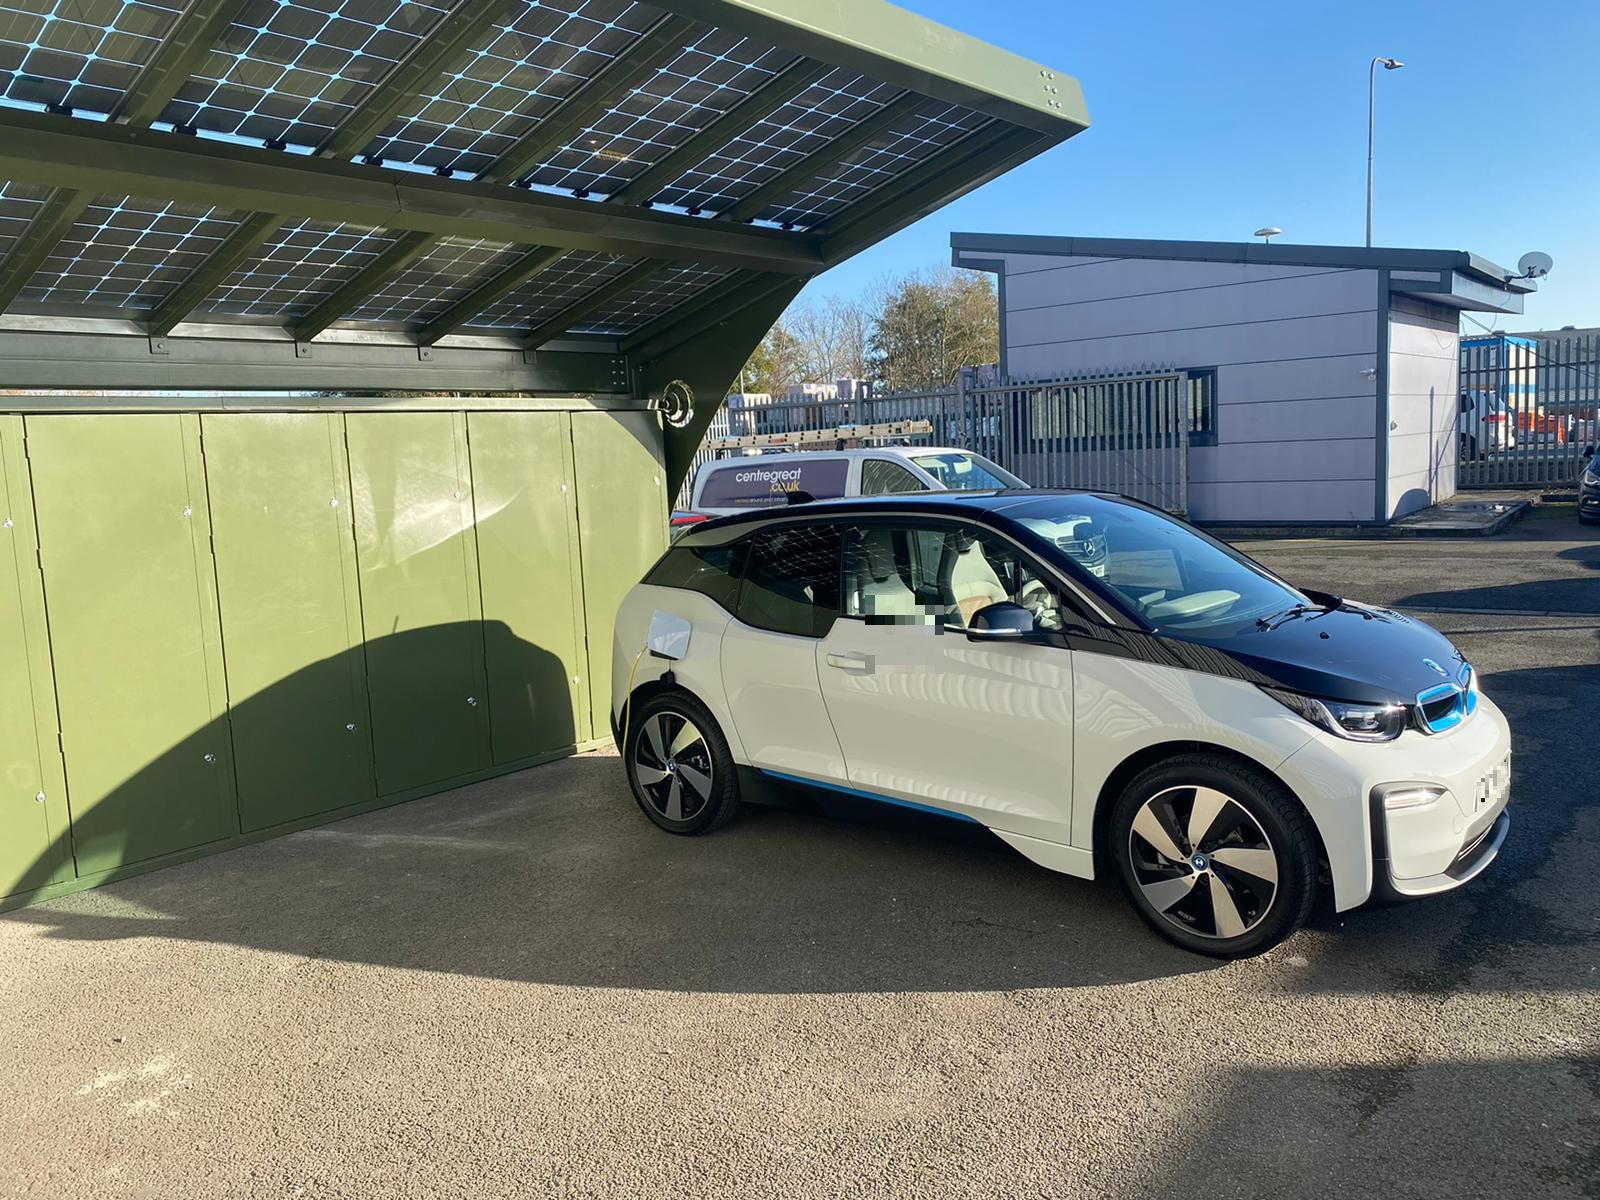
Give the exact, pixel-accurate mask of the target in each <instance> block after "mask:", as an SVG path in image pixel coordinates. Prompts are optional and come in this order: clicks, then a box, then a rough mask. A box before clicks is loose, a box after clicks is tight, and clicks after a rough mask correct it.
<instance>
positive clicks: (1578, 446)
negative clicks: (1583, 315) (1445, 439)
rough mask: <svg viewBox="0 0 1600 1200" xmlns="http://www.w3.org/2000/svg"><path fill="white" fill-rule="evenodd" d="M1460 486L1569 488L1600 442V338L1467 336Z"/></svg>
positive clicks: (1583, 335)
mask: <svg viewBox="0 0 1600 1200" xmlns="http://www.w3.org/2000/svg"><path fill="white" fill-rule="evenodd" d="M1457 414H1458V415H1457V442H1458V445H1459V454H1460V458H1459V465H1458V469H1457V479H1456V481H1457V484H1458V486H1460V487H1522V486H1537V485H1550V486H1558V487H1559V486H1570V485H1572V484H1574V483H1575V482H1576V481H1577V478H1578V474H1579V473H1580V472H1581V471H1582V469H1583V452H1584V450H1585V449H1586V448H1587V447H1589V446H1593V445H1595V444H1596V442H1597V441H1600V333H1596V332H1595V331H1592V330H1589V331H1584V332H1573V333H1564V332H1563V333H1550V334H1529V335H1516V334H1488V335H1485V336H1482V337H1468V338H1462V339H1461V382H1460V392H1459V395H1458V396H1457Z"/></svg>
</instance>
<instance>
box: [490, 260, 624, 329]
mask: <svg viewBox="0 0 1600 1200" xmlns="http://www.w3.org/2000/svg"><path fill="white" fill-rule="evenodd" d="M635 265H636V263H635V262H634V261H632V260H629V259H626V258H613V257H612V256H610V255H608V254H601V253H600V252H598V251H594V250H574V251H573V252H572V253H570V254H564V255H562V256H561V257H560V258H558V259H557V260H556V261H555V262H553V263H551V264H550V265H549V266H548V267H546V268H545V269H544V270H543V271H541V272H539V274H537V275H535V276H534V277H533V278H532V279H530V280H529V281H528V282H527V283H525V284H523V285H522V286H521V287H519V288H518V289H517V290H516V291H514V292H512V293H511V294H510V295H508V296H506V297H505V298H504V299H502V300H500V301H499V302H498V303H496V304H493V305H491V306H490V307H489V308H486V309H485V310H484V311H483V312H481V313H479V314H478V315H477V316H475V317H473V318H472V320H471V321H469V322H468V324H469V325H472V326H474V327H477V328H481V329H494V330H497V331H500V332H506V331H508V330H510V331H517V330H524V329H531V328H533V327H534V326H535V325H538V324H539V323H540V322H542V321H546V320H548V319H549V318H550V317H552V316H554V315H555V314H556V313H558V312H560V311H561V310H562V309H563V308H566V307H567V306H568V305H570V304H573V303H575V302H577V301H579V300H582V299H583V298H584V297H585V296H586V295H588V294H589V293H590V292H593V291H595V290H597V289H598V288H601V287H603V286H605V284H607V283H608V282H610V281H611V280H613V279H615V278H616V277H617V276H618V275H621V274H622V273H623V272H624V271H626V270H628V269H629V268H630V267H633V266H635Z"/></svg>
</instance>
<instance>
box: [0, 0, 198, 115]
mask: <svg viewBox="0 0 1600 1200" xmlns="http://www.w3.org/2000/svg"><path fill="white" fill-rule="evenodd" d="M182 8H183V3H182V0H0V99H3V100H11V101H15V102H20V103H25V104H52V105H62V106H65V107H67V108H72V109H77V110H79V111H82V112H88V113H108V112H110V111H111V110H112V109H114V108H115V107H116V106H117V103H118V102H119V101H120V100H121V99H122V97H123V95H124V94H125V93H126V92H127V90H128V88H129V87H130V86H132V84H133V81H134V79H135V78H136V77H137V76H138V74H139V69H140V68H141V67H143V66H144V64H145V63H147V62H149V61H150V57H151V55H153V54H154V53H155V52H156V48H157V47H158V46H160V45H161V42H162V39H163V38H165V37H166V36H167V35H168V34H169V33H170V32H171V31H172V27H173V24H174V22H175V21H176V20H177V17H178V13H179V12H180V10H181V9H182Z"/></svg>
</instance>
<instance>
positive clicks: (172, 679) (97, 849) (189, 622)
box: [26, 414, 238, 875]
mask: <svg viewBox="0 0 1600 1200" xmlns="http://www.w3.org/2000/svg"><path fill="white" fill-rule="evenodd" d="M26 435H27V451H28V457H29V461H30V464H31V468H32V477H33V494H34V500H35V503H36V506H37V522H38V536H39V550H40V555H41V559H42V562H43V573H44V587H45V594H46V597H47V601H48V611H49V628H50V644H51V649H52V657H53V661H54V665H55V681H56V691H57V699H58V704H59V707H60V719H61V738H62V749H63V753H64V757H65V759H66V770H67V782H68V789H69V801H70V804H71V809H72V838H73V844H74V847H75V850H76V855H77V865H78V872H79V874H80V875H88V874H93V873H95V872H97V871H105V870H111V869H113V868H116V867H119V866H122V865H124V864H129V863H137V862H141V861H143V860H145V859H149V858H155V857H157V856H159V855H163V854H167V853H171V852H174V851H178V850H183V849H187V848H190V847H194V846H200V845H204V844H205V843H208V842H213V841H217V840H220V839H223V838H227V837H230V836H232V835H234V834H236V833H237V831H238V827H237V816H236V813H235V809H234V801H233V794H232V786H231V780H232V766H231V762H230V748H229V741H228V729H227V723H226V721H225V719H224V694H225V689H224V685H223V681H222V677H221V655H220V646H219V644H218V631H217V623H216V595H215V591H214V590H213V578H212V573H211V559H210V554H209V548H208V547H209V530H208V528H207V520H206V497H205V478H204V472H203V467H202V463H201V458H200V448H199V420H198V418H197V417H195V416H192V415H175V414H145V415H131V414H118V415H71V416H66V415H63V416H44V417H29V418H27V420H26Z"/></svg>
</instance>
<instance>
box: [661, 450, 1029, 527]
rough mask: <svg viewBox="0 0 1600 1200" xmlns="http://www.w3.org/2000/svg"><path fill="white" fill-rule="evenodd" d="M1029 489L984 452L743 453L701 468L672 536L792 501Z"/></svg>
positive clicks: (675, 517) (675, 515)
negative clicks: (718, 519) (714, 520)
mask: <svg viewBox="0 0 1600 1200" xmlns="http://www.w3.org/2000/svg"><path fill="white" fill-rule="evenodd" d="M1027 486H1028V485H1027V484H1026V483H1024V482H1023V481H1022V480H1020V479H1018V478H1017V477H1016V476H1015V475H1013V474H1012V473H1011V472H1010V471H1007V470H1006V469H1005V468H1004V467H1001V466H1000V465H998V464H997V463H993V462H990V461H989V460H988V459H987V458H984V457H983V455H981V454H974V453H972V451H970V450H960V449H957V448H955V447H953V446H874V447H871V448H869V449H863V450H801V451H796V452H791V453H785V454H748V455H742V456H740V457H738V458H725V459H719V460H718V461H716V462H709V463H706V464H705V465H704V466H702V467H701V468H700V471H699V473H698V474H697V475H696V476H695V480H694V490H693V492H692V493H691V499H690V508H689V510H688V511H682V510H680V511H678V512H675V513H673V514H672V526H673V531H674V532H675V533H681V532H682V531H683V530H684V529H686V528H688V527H690V526H692V525H698V524H699V523H700V522H702V521H707V520H710V519H711V518H712V517H730V516H733V515H735V514H736V513H743V512H749V511H750V510H751V509H756V508H770V507H773V506H778V505H785V504H788V503H789V502H790V497H791V496H799V495H800V494H804V495H806V496H808V497H809V498H810V499H812V500H838V499H842V498H843V497H846V496H887V495H892V494H895V493H900V492H987V491H994V490H995V489H997V488H1023V487H1027Z"/></svg>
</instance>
